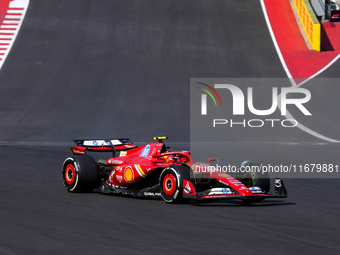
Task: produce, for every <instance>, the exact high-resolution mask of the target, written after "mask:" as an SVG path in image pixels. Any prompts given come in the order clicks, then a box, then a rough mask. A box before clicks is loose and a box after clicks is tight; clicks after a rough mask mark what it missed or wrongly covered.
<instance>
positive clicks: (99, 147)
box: [71, 138, 137, 157]
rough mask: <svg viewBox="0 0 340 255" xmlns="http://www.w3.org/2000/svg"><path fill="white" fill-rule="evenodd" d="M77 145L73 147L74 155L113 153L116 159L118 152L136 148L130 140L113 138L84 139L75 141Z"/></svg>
mask: <svg viewBox="0 0 340 255" xmlns="http://www.w3.org/2000/svg"><path fill="white" fill-rule="evenodd" d="M73 141H74V143H75V144H76V145H77V146H76V147H71V150H72V152H73V154H76V155H86V151H96V152H108V151H110V152H112V154H113V157H115V154H116V151H124V150H129V149H133V148H136V147H137V146H135V145H133V143H132V142H131V140H130V139H129V138H112V139H83V140H73Z"/></svg>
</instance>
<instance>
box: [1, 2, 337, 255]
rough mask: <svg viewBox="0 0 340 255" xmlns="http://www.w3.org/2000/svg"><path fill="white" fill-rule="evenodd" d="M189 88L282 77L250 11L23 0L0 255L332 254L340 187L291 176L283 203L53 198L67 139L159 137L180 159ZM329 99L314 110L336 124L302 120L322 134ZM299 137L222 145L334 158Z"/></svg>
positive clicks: (5, 104) (10, 79)
mask: <svg viewBox="0 0 340 255" xmlns="http://www.w3.org/2000/svg"><path fill="white" fill-rule="evenodd" d="M338 66H339V63H336V64H335V65H334V66H332V67H331V68H329V69H328V70H327V71H326V72H324V73H323V74H322V75H323V77H325V78H331V77H337V75H338V74H337V73H338V70H339V69H338V68H337V67H338ZM191 77H248V78H251V77H255V78H258V77H266V78H268V77H269V78H283V77H285V73H284V71H283V69H282V66H281V63H280V62H279V59H278V57H277V54H276V51H275V48H274V46H273V43H272V41H271V38H270V35H269V33H268V29H267V26H266V23H265V20H264V18H263V13H262V9H261V6H260V2H259V1H253V0H248V1H197V0H195V1H164V0H163V1H160V0H155V1H109V0H102V1H85V0H78V1H76V0H73V1H52V0H48V1H37V0H36V1H34V0H31V1H30V6H29V9H28V11H27V14H26V18H25V21H24V23H23V25H22V28H21V31H20V33H19V35H18V37H17V40H16V42H15V44H14V46H13V48H12V50H11V53H10V55H9V56H8V58H7V60H6V63H5V65H4V66H3V68H2V69H1V71H0V84H1V85H0V86H1V87H0V89H1V94H0V116H1V118H0V123H1V125H0V142H1V144H2V145H1V146H0V157H1V160H0V169H1V170H0V182H1V185H0V202H1V207H0V226H1V228H0V253H1V254H62V253H72V254H109V253H113V254H160V253H162V254H208V253H209V254H264V253H266V254H267V253H268V254H270V253H274V254H338V251H339V249H340V246H339V242H338V237H339V234H340V231H339V222H338V219H339V213H338V212H339V209H340V206H339V197H338V194H337V191H338V189H339V179H287V180H286V185H287V188H288V192H289V198H287V199H285V200H274V201H269V200H268V201H264V202H263V203H260V204H254V205H246V204H243V203H241V202H238V201H220V202H214V203H203V204H197V203H189V204H181V205H168V204H165V203H164V202H163V201H160V200H147V199H133V198H129V197H120V196H111V195H102V194H97V193H91V194H71V193H68V192H67V191H66V190H65V189H64V188H63V185H62V182H61V178H60V168H61V164H62V162H63V160H64V159H65V157H67V156H69V154H70V151H69V149H68V146H69V145H71V143H70V141H71V140H72V139H74V138H79V137H80V138H81V137H99V136H100V137H112V136H115V137H120V136H123V137H125V136H130V137H131V139H132V140H134V141H137V142H143V141H149V138H151V137H152V136H154V135H157V134H159V133H161V134H166V135H168V136H169V137H170V138H171V141H172V142H174V143H173V144H172V148H173V149H188V141H189V124H188V118H189V109H188V108H189V102H188V97H189V88H188V84H189V79H190V78H191ZM313 89H314V87H313ZM334 89H336V88H334ZM317 91H321V90H320V88H317V87H316V86H315V93H316V92H317ZM337 91H338V90H335V92H334V93H332V95H331V97H332V98H327V100H328V101H329V102H332V101H333V102H334V104H333V108H332V109H333V110H332V111H331V113H329V112H328V111H327V109H324V108H323V107H320V102H319V101H318V102H317V104H318V105H319V107H318V105H311V106H310V107H312V108H313V114H314V112H315V113H318V114H320V115H322V112H326V113H327V114H333V115H331V116H330V117H329V118H326V117H325V118H324V121H326V122H327V123H326V124H325V125H323V124H322V123H321V124H319V125H316V124H315V123H311V124H313V125H314V127H315V128H318V131H320V132H321V131H327V132H329V134H330V135H332V134H334V135H336V134H337V132H336V131H337V130H336V127H337V124H338V120H337V116H338V115H337V110H336V109H337V107H338V103H337V101H335V98H336V96H337V94H338V93H337ZM321 92H322V91H321ZM321 92H320V93H321ZM312 93H314V92H312ZM325 97H326V95H325ZM328 116H329V115H328ZM296 132H297V133H295V134H294V135H292V138H291V139H290V135H291V134H285V135H284V136H283V138H282V140H279V141H278V140H275V139H274V137H277V134H275V133H274V134H271V133H268V134H267V135H268V136H266V139H267V140H268V141H267V142H266V143H262V144H261V143H259V142H257V141H255V142H253V143H246V142H245V143H230V144H229V146H230V158H236V159H237V160H238V159H239V158H240V159H241V158H242V157H243V155H244V154H245V155H244V156H245V157H248V156H254V157H259V159H262V158H266V157H269V158H270V159H271V160H273V161H275V160H276V162H280V161H279V160H280V159H282V158H284V159H285V160H286V161H288V159H291V160H292V161H295V160H302V161H304V162H306V161H307V160H311V159H317V160H322V159H324V160H329V159H332V160H334V159H336V155H337V151H339V146H338V145H337V144H328V143H325V142H323V141H320V140H318V139H317V138H314V137H311V136H310V135H308V134H305V133H303V132H302V131H300V130H297V131H296ZM243 135H244V134H243ZM235 136H236V137H237V134H235ZM268 137H269V138H268ZM270 137H272V138H273V139H272V141H273V142H270V141H271V139H270ZM246 138H247V139H248V141H249V140H250V141H252V140H251V139H252V134H251V133H248V136H247V137H246ZM335 138H337V137H335ZM284 141H286V143H284ZM181 142H183V143H181ZM328 157H330V158H328ZM245 159H246V158H245ZM307 163H308V162H307Z"/></svg>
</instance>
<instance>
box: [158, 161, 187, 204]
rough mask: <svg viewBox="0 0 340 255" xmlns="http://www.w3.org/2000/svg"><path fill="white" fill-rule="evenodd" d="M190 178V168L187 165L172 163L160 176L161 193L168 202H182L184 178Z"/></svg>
mask: <svg viewBox="0 0 340 255" xmlns="http://www.w3.org/2000/svg"><path fill="white" fill-rule="evenodd" d="M189 178H190V169H189V168H188V167H187V166H182V165H172V166H169V167H167V168H165V169H164V170H163V171H162V173H161V175H160V177H159V185H160V193H161V197H162V198H163V200H164V201H165V202H167V203H180V202H182V201H183V179H189Z"/></svg>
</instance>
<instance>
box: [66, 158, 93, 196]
mask: <svg viewBox="0 0 340 255" xmlns="http://www.w3.org/2000/svg"><path fill="white" fill-rule="evenodd" d="M61 178H62V180H63V184H64V186H65V188H66V190H67V191H69V192H92V191H93V190H94V189H95V188H96V187H98V185H99V171H98V165H97V163H96V161H95V160H94V159H93V158H92V157H90V156H87V155H81V156H79V155H75V156H73V157H69V158H67V159H66V160H65V161H64V163H63V166H62V170H61Z"/></svg>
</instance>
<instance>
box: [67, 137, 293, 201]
mask: <svg viewBox="0 0 340 255" xmlns="http://www.w3.org/2000/svg"><path fill="white" fill-rule="evenodd" d="M154 139H155V140H156V141H155V142H153V143H150V144H147V145H144V146H139V147H138V146H135V145H133V144H132V142H131V141H130V139H126V138H119V139H107V140H105V139H102V140H75V141H74V142H75V143H76V145H77V146H76V147H71V150H72V152H73V154H74V155H73V156H72V157H69V158H67V159H66V160H65V161H64V163H63V166H62V175H61V176H62V180H63V183H64V186H65V188H66V189H67V190H68V191H70V192H92V191H93V190H95V189H97V190H98V191H100V192H103V193H118V194H129V195H133V196H137V197H161V198H162V199H163V200H164V201H165V202H168V203H176V202H180V201H186V200H209V199H242V200H244V201H248V202H259V201H262V200H263V199H265V198H273V197H275V198H285V197H287V190H286V188H285V186H284V184H283V181H282V180H280V179H278V178H275V189H274V191H273V192H271V191H270V179H269V177H268V175H265V174H263V173H259V172H256V171H239V172H237V173H234V174H233V175H230V174H227V173H221V172H217V171H207V169H209V166H211V164H212V162H213V160H214V159H208V160H207V162H193V161H192V160H191V157H190V152H188V151H170V150H169V148H168V147H166V146H165V144H164V142H163V140H165V139H167V137H155V138H154ZM88 151H96V152H110V153H112V157H110V158H109V159H107V160H98V161H96V160H94V158H93V157H91V156H88V155H87V152H88ZM250 165H251V163H250V161H245V162H243V163H242V164H241V167H240V170H242V168H243V169H244V168H246V167H249V166H250ZM249 169H252V168H249Z"/></svg>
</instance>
